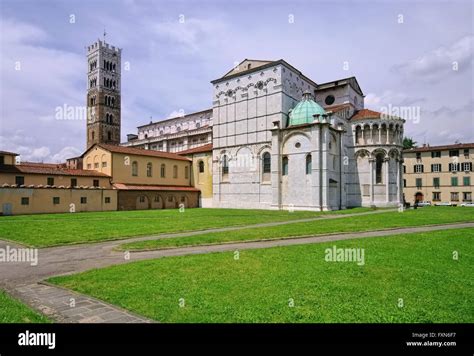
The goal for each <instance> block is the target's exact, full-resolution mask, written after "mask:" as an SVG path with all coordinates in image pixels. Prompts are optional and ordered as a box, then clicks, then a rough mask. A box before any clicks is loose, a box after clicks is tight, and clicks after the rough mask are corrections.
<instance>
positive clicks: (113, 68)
mask: <svg viewBox="0 0 474 356" xmlns="http://www.w3.org/2000/svg"><path fill="white" fill-rule="evenodd" d="M112 70H113V71H114V72H115V63H114V66H113V67H112Z"/></svg>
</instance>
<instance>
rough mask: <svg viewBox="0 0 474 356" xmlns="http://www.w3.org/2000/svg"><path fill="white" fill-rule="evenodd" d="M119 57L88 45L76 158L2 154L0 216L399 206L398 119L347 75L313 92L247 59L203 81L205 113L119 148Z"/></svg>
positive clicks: (280, 69)
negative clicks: (373, 104)
mask: <svg viewBox="0 0 474 356" xmlns="http://www.w3.org/2000/svg"><path fill="white" fill-rule="evenodd" d="M121 53H122V50H121V49H119V48H116V47H114V46H111V45H110V44H108V43H105V41H101V40H97V41H96V42H94V43H93V44H92V45H90V46H88V47H87V69H88V70H87V93H86V100H87V120H86V133H87V135H86V145H85V146H86V147H85V151H84V153H83V154H82V155H81V156H79V157H72V158H70V159H68V160H67V162H65V163H61V164H47V163H44V164H43V163H33V162H21V163H18V162H17V161H18V160H17V159H16V157H17V156H18V155H17V154H16V153H13V152H7V151H0V188H1V193H2V194H0V208H1V211H0V214H3V215H9V214H29V213H38V212H65V211H72V210H73V211H104V210H135V209H137V210H138V209H164V208H181V207H190V208H194V207H208V208H212V207H214V208H244V209H246V208H248V209H288V210H296V209H299V210H314V211H327V210H339V209H346V208H349V207H358V206H367V207H372V206H376V207H390V206H399V204H400V203H401V202H402V200H403V198H402V197H403V192H402V184H401V182H402V181H403V180H402V173H403V170H402V162H403V158H402V140H403V125H404V120H403V119H401V118H399V117H396V116H390V115H387V114H382V113H380V112H376V111H372V110H368V109H365V108H364V94H363V92H362V89H361V88H360V86H359V84H358V82H357V79H356V78H355V77H349V78H344V79H339V80H335V81H332V82H327V83H317V82H315V81H313V80H312V79H310V78H308V77H307V76H305V75H304V74H303V73H302V72H301V71H299V70H298V69H296V68H295V67H293V66H292V65H290V64H289V63H288V62H286V61H285V60H283V59H280V60H276V61H261V60H250V59H245V60H243V61H242V62H241V63H240V64H239V65H237V66H236V67H234V68H232V69H230V70H229V71H228V72H227V73H226V74H224V75H223V76H222V77H220V78H218V79H215V80H213V81H212V82H211V83H210V89H211V90H209V92H210V95H212V97H210V98H209V99H210V100H209V103H210V104H211V103H212V107H209V108H208V109H205V110H202V111H199V112H195V113H190V114H187V115H184V114H183V115H179V116H177V117H174V118H170V119H166V120H159V121H156V122H149V123H148V124H144V125H141V126H138V132H137V133H136V134H128V135H127V141H126V142H121V65H122V64H121Z"/></svg>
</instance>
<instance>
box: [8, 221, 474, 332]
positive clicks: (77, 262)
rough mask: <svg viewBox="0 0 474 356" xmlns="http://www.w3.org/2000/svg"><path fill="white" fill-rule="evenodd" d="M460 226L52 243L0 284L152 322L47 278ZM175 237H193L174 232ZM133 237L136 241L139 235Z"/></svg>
mask: <svg viewBox="0 0 474 356" xmlns="http://www.w3.org/2000/svg"><path fill="white" fill-rule="evenodd" d="M291 223H292V222H291ZM240 228H242V227H240ZM461 228H474V222H470V223H456V224H445V225H432V226H419V227H407V228H398V229H389V230H379V231H367V232H353V233H340V234H329V235H322V236H308V237H297V238H284V239H274V240H261V241H249V242H236V243H225V244H215V245H202V246H192V247H182V248H174V249H166V250H156V251H143V252H132V253H130V256H129V258H128V259H127V258H126V254H124V253H123V252H118V251H114V247H116V246H118V245H120V244H122V243H124V242H125V241H129V240H120V241H109V242H104V243H97V244H90V245H74V246H63V247H52V248H45V249H40V250H39V253H38V265H37V266H30V264H28V263H1V264H0V275H1V276H2V280H1V281H0V287H2V288H4V289H6V290H7V291H8V292H9V293H11V294H12V295H14V296H16V297H17V298H19V299H21V300H23V301H24V302H26V303H27V304H29V305H31V306H32V307H33V308H35V309H37V310H40V311H42V312H43V313H44V314H46V315H47V316H49V317H51V318H52V319H54V320H56V321H58V322H80V323H81V322H89V323H92V322H150V321H149V320H147V319H145V318H142V317H139V316H136V315H133V314H131V313H129V312H127V311H125V310H123V309H121V308H118V307H115V306H112V305H109V304H107V303H104V302H102V301H98V300H96V299H94V298H91V297H88V296H84V295H80V294H77V293H75V292H72V291H69V290H65V289H63V288H58V287H54V286H51V285H45V284H44V282H42V281H43V280H44V279H46V278H48V277H52V276H57V275H63V274H70V273H78V272H82V271H86V270H90V269H92V268H102V267H107V266H111V265H117V264H123V263H129V262H134V261H139V260H146V259H155V258H161V257H167V256H182V255H190V254H204V253H211V252H224V251H235V250H246V249H261V248H269V247H277V246H291V245H302V244H313V243H321V242H327V241H342V240H348V239H358V238H366V237H383V236H391V235H397V234H412V233H419V232H427V231H436V230H449V229H461ZM214 230H215V229H214ZM199 233H203V231H201V232H199ZM186 234H189V233H186ZM173 236H189V235H184V234H174V235H173ZM166 237H171V235H166ZM155 238H156V237H155ZM131 240H132V241H136V239H131ZM6 245H9V246H10V247H13V246H15V245H14V244H12V243H10V242H6V241H0V248H5V246H6ZM18 247H21V246H18ZM71 298H73V299H74V301H75V306H74V307H71V304H70V302H71Z"/></svg>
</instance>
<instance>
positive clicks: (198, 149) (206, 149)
mask: <svg viewBox="0 0 474 356" xmlns="http://www.w3.org/2000/svg"><path fill="white" fill-rule="evenodd" d="M210 151H212V143H208V144H207V145H203V146H199V147H194V148H190V149H189V150H184V151H181V152H178V154H180V155H187V154H191V153H202V152H210Z"/></svg>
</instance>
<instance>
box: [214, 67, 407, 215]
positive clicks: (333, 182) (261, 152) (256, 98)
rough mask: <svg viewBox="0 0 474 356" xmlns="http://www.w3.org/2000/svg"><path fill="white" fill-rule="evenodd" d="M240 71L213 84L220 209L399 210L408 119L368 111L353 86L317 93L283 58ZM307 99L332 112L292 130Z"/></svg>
mask: <svg viewBox="0 0 474 356" xmlns="http://www.w3.org/2000/svg"><path fill="white" fill-rule="evenodd" d="M248 65H250V67H248ZM239 66H241V67H242V68H244V70H243V71H231V72H229V73H228V74H227V75H225V76H224V77H222V78H220V79H217V80H215V81H213V82H212V84H213V85H214V93H213V194H214V201H213V206H214V207H228V208H234V207H239V208H264V209H305V210H308V209H309V210H334V209H344V208H346V207H353V206H397V205H399V204H400V201H401V189H400V187H401V185H400V182H401V148H402V146H401V145H402V133H403V120H401V119H399V118H396V117H383V115H381V114H380V113H377V112H372V111H370V110H365V109H364V96H363V93H362V90H361V89H360V87H359V85H358V83H357V81H356V79H355V78H346V79H342V80H338V81H334V82H330V83H324V84H321V85H318V84H316V83H315V82H313V81H312V80H310V79H308V78H307V77H306V76H304V75H303V74H302V73H301V72H299V71H298V70H297V69H295V68H294V67H292V66H291V65H289V64H288V63H286V62H285V61H282V60H280V61H275V62H260V63H255V61H244V62H243V63H241V65H239ZM305 92H308V93H310V94H311V96H312V97H314V98H315V100H316V102H317V103H318V104H319V105H321V106H322V107H324V108H325V109H326V112H327V113H328V114H327V115H323V116H321V117H314V118H311V120H310V121H309V122H307V123H306V124H305V125H290V124H289V115H290V112H291V110H292V109H293V108H294V107H295V106H296V105H297V104H298V102H300V100H301V99H302V96H303V93H305ZM367 128H368V130H369V131H370V132H371V134H373V135H374V137H373V138H371V139H368V138H367V139H365V138H364V140H362V139H361V138H360V133H361V129H363V130H362V131H364V132H366V130H367ZM379 128H380V129H379ZM372 129H373V131H372ZM369 131H367V132H369ZM367 135H368V133H367ZM375 136H377V138H375ZM268 154H270V155H271V160H270V164H269V163H268ZM265 157H267V161H266V163H265ZM268 171H270V172H268Z"/></svg>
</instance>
